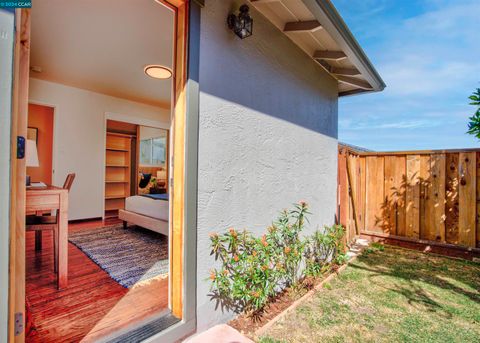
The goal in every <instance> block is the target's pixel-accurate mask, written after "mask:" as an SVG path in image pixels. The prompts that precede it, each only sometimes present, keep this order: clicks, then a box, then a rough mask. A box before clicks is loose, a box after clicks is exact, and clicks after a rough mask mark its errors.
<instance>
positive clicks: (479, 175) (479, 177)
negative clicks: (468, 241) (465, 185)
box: [476, 152, 480, 248]
mask: <svg viewBox="0 0 480 343" xmlns="http://www.w3.org/2000/svg"><path fill="white" fill-rule="evenodd" d="M476 157H477V161H476V162H477V175H476V176H477V178H476V182H477V220H476V226H477V247H478V248H480V152H477V156H476Z"/></svg>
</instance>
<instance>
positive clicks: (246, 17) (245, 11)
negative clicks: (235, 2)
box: [227, 5, 253, 39]
mask: <svg viewBox="0 0 480 343" xmlns="http://www.w3.org/2000/svg"><path fill="white" fill-rule="evenodd" d="M249 10H250V9H249V8H248V6H247V5H242V6H240V13H239V14H238V16H237V15H235V14H233V13H231V14H229V15H228V17H227V24H228V27H229V29H230V30H232V31H233V32H234V33H235V34H236V35H237V36H238V37H240V38H241V39H244V38H247V37H250V36H251V35H252V33H253V19H252V17H250V14H249Z"/></svg>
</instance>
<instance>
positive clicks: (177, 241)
mask: <svg viewBox="0 0 480 343" xmlns="http://www.w3.org/2000/svg"><path fill="white" fill-rule="evenodd" d="M155 1H158V2H159V3H162V4H164V5H166V6H168V7H170V8H171V9H173V10H174V12H175V37H174V38H175V39H174V42H175V46H174V68H173V70H174V75H173V81H174V91H173V104H174V106H173V114H172V128H171V131H170V132H171V134H172V142H173V144H174V146H173V154H172V162H173V163H172V164H171V166H172V173H171V174H170V178H171V182H169V186H170V191H171V193H172V195H174V196H173V197H172V201H171V202H172V205H171V214H170V218H171V224H170V225H171V227H170V236H169V239H170V245H169V249H170V251H169V256H170V260H171V262H170V278H169V280H170V281H169V282H170V285H169V299H170V305H171V306H170V308H171V311H172V314H173V315H175V316H176V317H178V318H180V319H181V321H180V322H179V323H177V324H175V325H173V326H171V327H169V328H168V329H166V330H164V331H162V332H160V333H159V334H157V335H155V336H153V337H151V338H150V339H147V341H157V340H158V339H159V338H161V339H162V340H178V339H180V338H182V337H185V336H186V335H188V334H191V333H193V332H194V331H195V329H196V238H197V237H196V220H197V175H198V173H197V167H198V162H197V156H198V153H197V152H198V115H199V113H198V98H199V86H198V68H199V44H200V6H201V5H202V1H198V0H155ZM30 15H31V10H30V9H26V8H22V9H16V10H15V28H16V32H15V48H14V68H13V70H14V72H13V93H12V138H11V154H12V156H16V153H17V148H16V139H17V138H16V137H17V136H23V137H26V134H27V112H28V102H29V97H28V83H29V66H30V63H29V62H30ZM190 21H192V24H193V25H192V26H191V25H190ZM190 48H192V49H190ZM25 178H26V166H25V159H19V160H16V159H12V162H11V194H10V204H11V206H10V218H12V219H15V220H11V222H10V237H11V239H10V253H9V268H10V270H9V322H8V341H9V342H24V340H25V335H24V333H25V331H24V330H23V331H22V333H20V334H19V335H17V336H15V333H14V321H15V313H23V320H24V321H25V198H26V188H25Z"/></svg>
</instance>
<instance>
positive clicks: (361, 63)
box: [302, 0, 386, 95]
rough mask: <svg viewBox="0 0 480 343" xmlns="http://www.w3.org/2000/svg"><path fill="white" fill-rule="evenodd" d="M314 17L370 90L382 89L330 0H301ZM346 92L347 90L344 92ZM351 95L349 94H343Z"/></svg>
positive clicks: (381, 81) (374, 72) (371, 67)
mask: <svg viewBox="0 0 480 343" xmlns="http://www.w3.org/2000/svg"><path fill="white" fill-rule="evenodd" d="M302 1H303V3H304V4H305V6H307V8H308V9H309V10H310V11H311V12H312V14H313V15H314V16H315V18H316V19H317V20H318V21H319V22H320V23H322V25H323V27H325V29H326V30H327V31H328V33H329V34H330V35H331V36H332V38H333V39H334V40H335V41H336V42H337V44H338V45H339V46H340V48H341V49H342V51H343V52H344V53H345V54H346V55H347V57H348V58H349V60H350V61H351V62H352V64H353V65H355V67H356V68H357V69H358V70H359V71H360V73H361V74H362V75H363V77H365V79H366V80H367V81H368V83H370V85H371V86H372V88H373V89H372V91H376V92H379V91H382V90H383V89H384V88H385V87H386V85H385V82H383V80H382V78H381V76H380V74H379V73H378V72H377V70H376V69H375V67H374V66H373V64H372V62H370V60H369V58H368V57H367V55H366V54H365V52H364V51H363V49H362V47H361V46H360V44H358V42H357V40H356V39H355V37H354V36H353V34H352V32H351V31H350V30H349V28H348V26H347V24H346V23H345V21H344V20H343V19H342V17H341V16H340V14H339V13H338V12H337V10H336V9H335V7H334V6H333V4H332V3H331V2H330V0H302ZM346 93H348V92H346ZM345 95H351V94H345Z"/></svg>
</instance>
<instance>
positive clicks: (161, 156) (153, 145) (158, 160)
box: [140, 137, 167, 166]
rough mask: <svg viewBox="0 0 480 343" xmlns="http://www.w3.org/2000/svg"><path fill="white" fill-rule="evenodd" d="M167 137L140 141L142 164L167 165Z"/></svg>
mask: <svg viewBox="0 0 480 343" xmlns="http://www.w3.org/2000/svg"><path fill="white" fill-rule="evenodd" d="M166 146H167V138H166V137H157V138H148V139H142V140H140V164H143V165H151V166H158V165H163V164H165V159H166Z"/></svg>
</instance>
